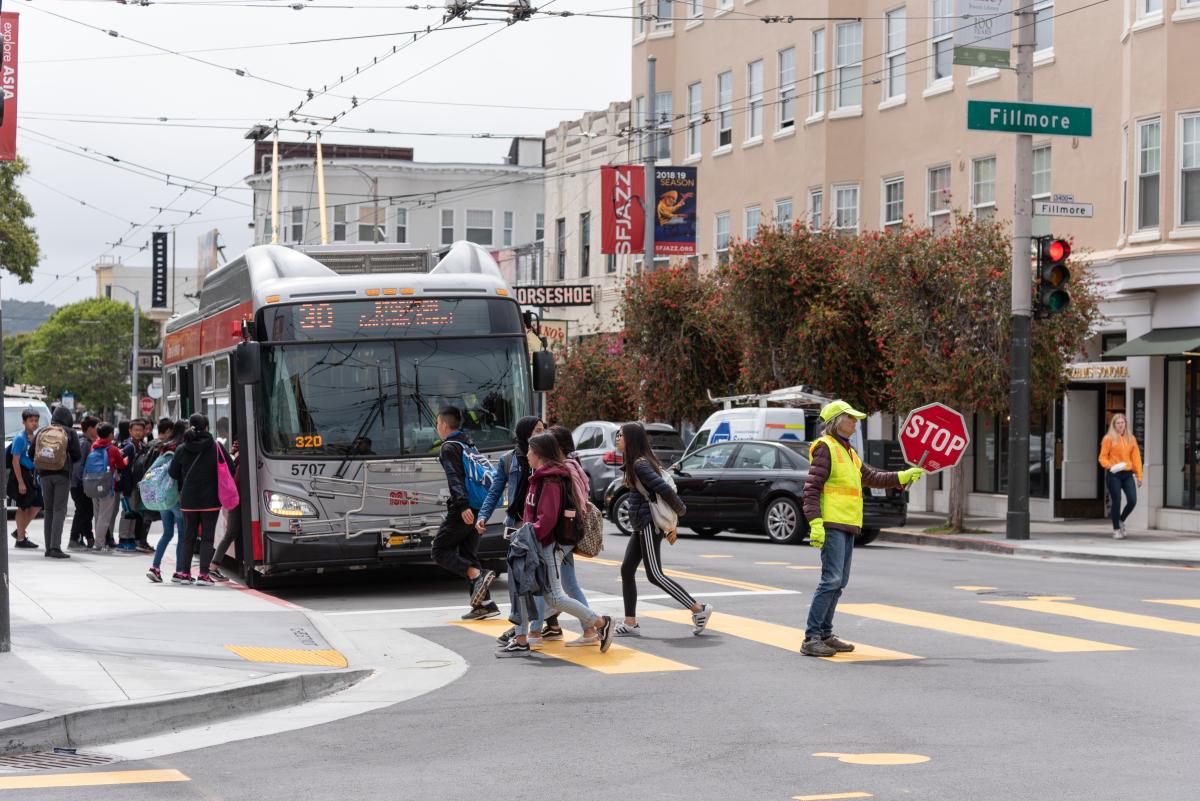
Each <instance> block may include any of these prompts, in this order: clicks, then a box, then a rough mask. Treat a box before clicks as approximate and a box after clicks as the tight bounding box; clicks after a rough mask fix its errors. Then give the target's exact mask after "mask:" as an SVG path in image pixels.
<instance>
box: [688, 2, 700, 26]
mask: <svg viewBox="0 0 1200 801" xmlns="http://www.w3.org/2000/svg"><path fill="white" fill-rule="evenodd" d="M687 7H688V8H687V15H688V25H689V26H691V25H695V24H696V21H697V20H701V19H704V3H703V2H702V0H687Z"/></svg>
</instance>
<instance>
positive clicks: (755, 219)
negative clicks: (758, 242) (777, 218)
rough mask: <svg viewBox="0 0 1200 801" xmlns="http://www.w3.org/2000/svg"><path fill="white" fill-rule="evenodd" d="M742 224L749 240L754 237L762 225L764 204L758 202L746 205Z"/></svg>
mask: <svg viewBox="0 0 1200 801" xmlns="http://www.w3.org/2000/svg"><path fill="white" fill-rule="evenodd" d="M742 224H743V226H744V228H743V229H742V230H743V231H745V236H746V239H747V240H750V239H754V237H755V236H757V235H758V229H759V227H760V226H761V225H762V206H760V205H758V204H757V203H751V204H750V205H749V206H747V207H746V210H745V212H744V213H743V215H742Z"/></svg>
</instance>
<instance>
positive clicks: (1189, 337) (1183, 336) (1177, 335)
mask: <svg viewBox="0 0 1200 801" xmlns="http://www.w3.org/2000/svg"><path fill="white" fill-rule="evenodd" d="M1197 352H1200V328H1160V329H1158V330H1157V331H1151V332H1150V333H1149V334H1146V335H1145V336H1140V337H1138V338H1137V339H1131V340H1129V341H1128V342H1126V343H1124V344H1121V345H1117V346H1116V347H1115V348H1113V349H1112V350H1110V351H1107V352H1106V353H1105V354H1104V355H1105V356H1106V357H1108V356H1115V357H1117V358H1121V359H1124V358H1127V357H1129V356H1178V355H1180V354H1183V353H1197Z"/></svg>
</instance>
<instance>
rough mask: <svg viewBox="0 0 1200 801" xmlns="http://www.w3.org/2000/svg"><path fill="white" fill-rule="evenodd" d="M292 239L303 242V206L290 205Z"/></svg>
mask: <svg viewBox="0 0 1200 801" xmlns="http://www.w3.org/2000/svg"><path fill="white" fill-rule="evenodd" d="M291 233H292V241H293V242H298V243H301V244H303V242H304V207H303V206H292V232H291Z"/></svg>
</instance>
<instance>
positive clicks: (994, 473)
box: [972, 413, 1054, 498]
mask: <svg viewBox="0 0 1200 801" xmlns="http://www.w3.org/2000/svg"><path fill="white" fill-rule="evenodd" d="M974 428H975V430H974V432H973V434H972V446H973V447H974V449H975V486H974V491H975V492H990V493H1005V492H1008V416H1007V415H1003V414H982V413H981V414H976V415H975V422H974ZM1053 459H1054V432H1053V430H1052V427H1051V425H1050V416H1049V415H1048V414H1042V415H1034V416H1033V418H1032V419H1031V420H1030V421H1029V497H1031V498H1049V497H1050V473H1051V471H1052V470H1053V464H1054V461H1053Z"/></svg>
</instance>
